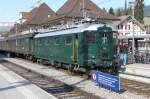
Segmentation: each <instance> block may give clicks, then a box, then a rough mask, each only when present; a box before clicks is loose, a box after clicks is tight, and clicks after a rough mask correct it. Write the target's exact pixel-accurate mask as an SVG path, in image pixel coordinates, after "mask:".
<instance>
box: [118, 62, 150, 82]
mask: <svg viewBox="0 0 150 99" xmlns="http://www.w3.org/2000/svg"><path fill="white" fill-rule="evenodd" d="M120 76H121V77H123V78H128V79H131V80H135V81H140V82H143V83H149V84H150V64H141V63H135V64H129V65H126V66H124V67H122V69H121V71H120Z"/></svg>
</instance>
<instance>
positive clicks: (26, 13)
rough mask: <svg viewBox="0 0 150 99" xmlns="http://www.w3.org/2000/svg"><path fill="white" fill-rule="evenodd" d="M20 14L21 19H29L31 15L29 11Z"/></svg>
mask: <svg viewBox="0 0 150 99" xmlns="http://www.w3.org/2000/svg"><path fill="white" fill-rule="evenodd" d="M20 15H21V16H20V18H21V19H29V18H30V17H31V16H32V14H31V13H30V12H20Z"/></svg>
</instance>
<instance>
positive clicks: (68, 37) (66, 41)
mask: <svg viewBox="0 0 150 99" xmlns="http://www.w3.org/2000/svg"><path fill="white" fill-rule="evenodd" d="M71 43H72V37H71V36H66V37H65V44H71Z"/></svg>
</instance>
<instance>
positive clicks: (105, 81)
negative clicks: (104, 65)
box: [92, 71, 120, 92]
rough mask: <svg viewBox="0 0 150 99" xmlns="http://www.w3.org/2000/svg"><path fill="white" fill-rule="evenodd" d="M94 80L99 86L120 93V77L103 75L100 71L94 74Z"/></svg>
mask: <svg viewBox="0 0 150 99" xmlns="http://www.w3.org/2000/svg"><path fill="white" fill-rule="evenodd" d="M92 80H93V81H94V82H96V83H97V84H98V85H99V86H101V87H104V88H107V89H110V90H112V91H115V92H119V91H120V77H119V76H114V75H110V74H107V73H103V72H100V71H95V72H92Z"/></svg>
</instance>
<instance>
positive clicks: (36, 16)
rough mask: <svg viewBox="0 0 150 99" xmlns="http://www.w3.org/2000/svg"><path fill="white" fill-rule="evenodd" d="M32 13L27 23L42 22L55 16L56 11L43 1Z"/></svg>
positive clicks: (35, 23) (36, 23)
mask: <svg viewBox="0 0 150 99" xmlns="http://www.w3.org/2000/svg"><path fill="white" fill-rule="evenodd" d="M30 13H31V14H32V15H31V17H30V18H29V20H28V21H27V22H26V24H33V25H38V24H41V23H42V22H43V20H45V19H47V18H49V17H52V16H55V12H54V11H53V10H52V9H51V8H49V6H48V5H47V4H45V3H42V4H41V5H40V6H38V7H35V8H34V9H32V10H31V12H30Z"/></svg>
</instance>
